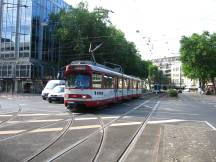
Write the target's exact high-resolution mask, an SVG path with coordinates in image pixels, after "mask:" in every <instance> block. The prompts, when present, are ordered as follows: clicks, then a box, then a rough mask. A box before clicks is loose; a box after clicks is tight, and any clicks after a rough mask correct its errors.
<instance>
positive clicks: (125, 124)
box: [111, 122, 142, 127]
mask: <svg viewBox="0 0 216 162" xmlns="http://www.w3.org/2000/svg"><path fill="white" fill-rule="evenodd" d="M141 123H142V122H130V123H115V124H111V126H112V127H117V126H128V125H138V124H141Z"/></svg>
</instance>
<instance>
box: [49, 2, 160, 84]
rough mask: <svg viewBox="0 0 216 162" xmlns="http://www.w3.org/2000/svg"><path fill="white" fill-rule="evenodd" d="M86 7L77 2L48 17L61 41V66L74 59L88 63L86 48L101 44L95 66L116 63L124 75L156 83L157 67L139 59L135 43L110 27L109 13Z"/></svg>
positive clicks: (104, 10) (89, 57) (96, 54)
mask: <svg viewBox="0 0 216 162" xmlns="http://www.w3.org/2000/svg"><path fill="white" fill-rule="evenodd" d="M87 6H88V5H87V4H86V3H80V4H79V5H78V7H77V8H71V9H69V10H67V12H66V11H64V10H63V11H61V12H60V13H58V14H52V15H50V20H51V23H52V22H58V23H57V26H56V27H57V30H56V32H55V34H56V35H57V36H58V37H59V38H60V40H61V54H62V58H61V59H62V61H61V66H64V65H66V64H69V63H70V62H71V61H73V60H90V59H91V56H90V54H89V53H88V51H89V45H90V44H91V45H92V46H93V48H94V47H96V46H97V45H98V44H100V43H103V44H102V46H101V47H100V48H99V49H98V50H97V51H96V52H95V58H96V61H97V62H98V63H101V64H105V62H111V63H114V64H119V65H121V66H122V67H123V70H124V73H126V74H129V75H134V76H138V77H140V78H142V79H145V78H147V77H148V78H149V81H150V79H154V81H156V80H157V81H158V80H159V79H158V78H159V77H158V75H157V74H156V73H157V71H158V70H157V68H156V67H155V66H153V65H152V63H151V62H150V61H144V60H142V59H141V56H140V54H139V53H138V51H137V49H136V46H135V44H134V43H133V42H129V41H127V40H126V38H125V35H124V33H123V32H122V31H121V30H119V29H117V28H116V27H115V26H114V25H112V23H111V22H110V20H109V13H110V11H109V10H106V9H104V8H95V9H94V10H93V11H92V12H90V11H88V8H87ZM151 68H153V69H154V70H153V69H151ZM152 70H153V71H154V72H152ZM151 82H152V81H151Z"/></svg>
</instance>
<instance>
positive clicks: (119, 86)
mask: <svg viewBox="0 0 216 162" xmlns="http://www.w3.org/2000/svg"><path fill="white" fill-rule="evenodd" d="M118 88H122V79H121V78H119V79H118Z"/></svg>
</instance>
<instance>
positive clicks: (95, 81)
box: [92, 74, 102, 88]
mask: <svg viewBox="0 0 216 162" xmlns="http://www.w3.org/2000/svg"><path fill="white" fill-rule="evenodd" d="M92 87H93V88H101V87H102V75H101V74H93V75H92Z"/></svg>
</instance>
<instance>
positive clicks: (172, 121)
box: [148, 119, 186, 124]
mask: <svg viewBox="0 0 216 162" xmlns="http://www.w3.org/2000/svg"><path fill="white" fill-rule="evenodd" d="M183 121H186V120H181V119H170V120H156V121H148V124H160V123H176V122H183Z"/></svg>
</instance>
